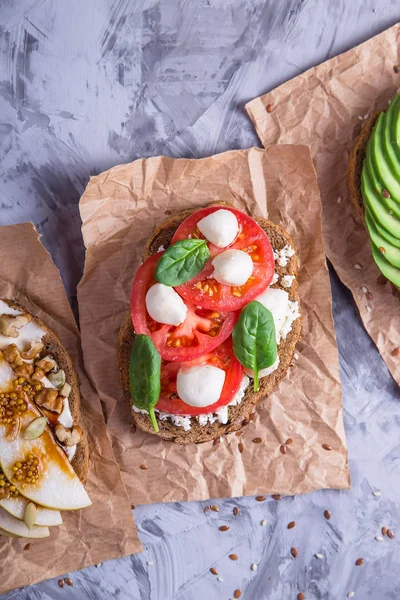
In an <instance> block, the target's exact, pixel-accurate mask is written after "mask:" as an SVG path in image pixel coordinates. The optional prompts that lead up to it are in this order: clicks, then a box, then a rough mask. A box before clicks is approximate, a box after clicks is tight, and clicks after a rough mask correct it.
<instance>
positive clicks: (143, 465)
mask: <svg viewBox="0 0 400 600" xmlns="http://www.w3.org/2000/svg"><path fill="white" fill-rule="evenodd" d="M148 468H149V467H148V466H147V465H145V464H142V465H139V469H142V471H147V469H148Z"/></svg>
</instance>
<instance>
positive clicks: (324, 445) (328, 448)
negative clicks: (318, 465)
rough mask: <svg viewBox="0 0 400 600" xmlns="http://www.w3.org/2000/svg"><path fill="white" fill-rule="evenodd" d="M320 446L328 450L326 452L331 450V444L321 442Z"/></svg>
mask: <svg viewBox="0 0 400 600" xmlns="http://www.w3.org/2000/svg"><path fill="white" fill-rule="evenodd" d="M322 447H323V449H324V450H328V452H329V451H330V450H332V446H330V445H329V444H322Z"/></svg>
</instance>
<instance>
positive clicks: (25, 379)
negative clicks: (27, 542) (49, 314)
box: [0, 299, 91, 538]
mask: <svg viewBox="0 0 400 600" xmlns="http://www.w3.org/2000/svg"><path fill="white" fill-rule="evenodd" d="M88 465H89V447H88V442H87V438H86V435H85V432H84V430H83V428H82V426H81V424H80V396H79V386H78V380H77V376H76V374H75V371H74V369H73V366H72V362H71V359H70V357H69V356H68V354H67V352H66V351H65V349H64V348H63V346H62V344H61V342H60V340H59V338H58V337H57V336H56V334H55V333H54V332H52V331H51V330H50V329H49V328H48V327H47V326H46V325H45V324H44V323H43V322H42V321H40V320H39V319H37V318H36V317H34V316H33V315H32V314H31V313H29V312H28V311H27V310H25V309H24V308H23V307H22V306H20V305H18V304H17V303H15V302H13V301H10V300H1V299H0V534H1V535H4V536H8V537H24V538H43V537H47V536H49V534H50V530H49V527H52V526H57V525H61V524H62V517H61V513H60V511H62V510H78V509H81V508H86V507H88V506H90V505H91V501H90V499H89V496H88V495H87V492H86V490H85V488H84V485H83V483H84V482H85V480H86V476H87V471H88Z"/></svg>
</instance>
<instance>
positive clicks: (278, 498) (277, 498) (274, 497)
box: [271, 494, 281, 500]
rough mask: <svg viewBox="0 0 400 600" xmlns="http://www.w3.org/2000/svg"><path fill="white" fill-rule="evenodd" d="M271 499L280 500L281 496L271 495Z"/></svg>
mask: <svg viewBox="0 0 400 600" xmlns="http://www.w3.org/2000/svg"><path fill="white" fill-rule="evenodd" d="M271 498H273V499H274V500H280V499H281V495H280V494H272V496H271Z"/></svg>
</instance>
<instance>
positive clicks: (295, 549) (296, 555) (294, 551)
mask: <svg viewBox="0 0 400 600" xmlns="http://www.w3.org/2000/svg"><path fill="white" fill-rule="evenodd" d="M290 553H291V555H292V556H293V558H297V557H298V555H299V551H298V550H297V548H291V549H290Z"/></svg>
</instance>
